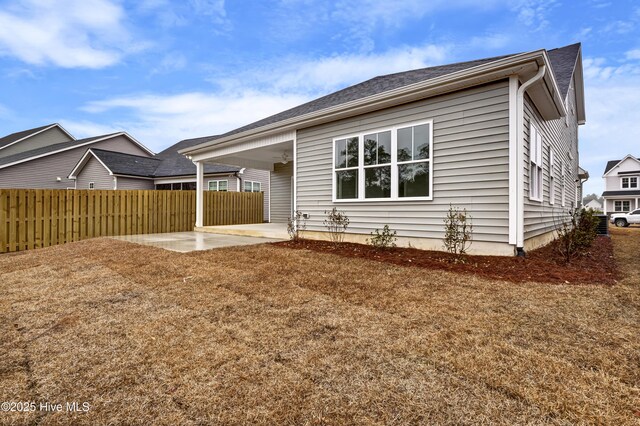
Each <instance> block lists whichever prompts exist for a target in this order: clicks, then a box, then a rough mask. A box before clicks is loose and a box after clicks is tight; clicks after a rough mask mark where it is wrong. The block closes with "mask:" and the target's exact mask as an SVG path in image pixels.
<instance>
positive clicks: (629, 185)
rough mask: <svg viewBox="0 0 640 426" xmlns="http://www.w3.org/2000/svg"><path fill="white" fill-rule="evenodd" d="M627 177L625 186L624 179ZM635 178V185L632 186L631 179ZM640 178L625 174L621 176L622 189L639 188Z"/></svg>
mask: <svg viewBox="0 0 640 426" xmlns="http://www.w3.org/2000/svg"><path fill="white" fill-rule="evenodd" d="M625 179H627V182H628V184H627V187H626V188H625V187H624V181H625ZM632 179H635V181H636V184H635V186H631V180H632ZM639 180H640V178H638V176H623V177H621V178H620V189H638V181H639Z"/></svg>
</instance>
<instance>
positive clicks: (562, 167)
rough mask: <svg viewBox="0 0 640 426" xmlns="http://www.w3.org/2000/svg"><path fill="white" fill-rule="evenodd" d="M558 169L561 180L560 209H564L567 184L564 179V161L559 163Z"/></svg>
mask: <svg viewBox="0 0 640 426" xmlns="http://www.w3.org/2000/svg"><path fill="white" fill-rule="evenodd" d="M560 167H561V179H562V185H561V190H562V207H564V206H566V204H567V182H566V180H567V179H566V172H565V167H564V161H560Z"/></svg>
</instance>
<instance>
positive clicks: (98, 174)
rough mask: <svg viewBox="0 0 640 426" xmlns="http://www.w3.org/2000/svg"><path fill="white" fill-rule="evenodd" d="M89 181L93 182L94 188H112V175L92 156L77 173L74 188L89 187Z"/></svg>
mask: <svg viewBox="0 0 640 426" xmlns="http://www.w3.org/2000/svg"><path fill="white" fill-rule="evenodd" d="M89 182H93V183H94V189H113V176H111V175H110V174H109V172H108V171H107V169H105V168H104V166H103V165H102V164H100V162H99V161H98V160H96V159H95V158H93V157H92V158H91V159H90V160H89V161H87V164H85V166H84V167H83V168H82V171H80V173H79V174H78V177H77V179H76V189H89Z"/></svg>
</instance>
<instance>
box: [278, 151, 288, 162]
mask: <svg viewBox="0 0 640 426" xmlns="http://www.w3.org/2000/svg"><path fill="white" fill-rule="evenodd" d="M280 162H281V163H282V164H287V163H288V162H289V156H288V155H287V153H286V151H285V152H283V153H282V160H280Z"/></svg>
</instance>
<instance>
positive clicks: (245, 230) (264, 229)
mask: <svg viewBox="0 0 640 426" xmlns="http://www.w3.org/2000/svg"><path fill="white" fill-rule="evenodd" d="M195 231H196V232H202V233H208V234H220V235H239V236H240V235H242V236H248V237H262V238H276V239H279V240H287V239H289V234H288V233H287V224H286V223H251V224H248V225H220V226H203V227H199V228H195Z"/></svg>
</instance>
